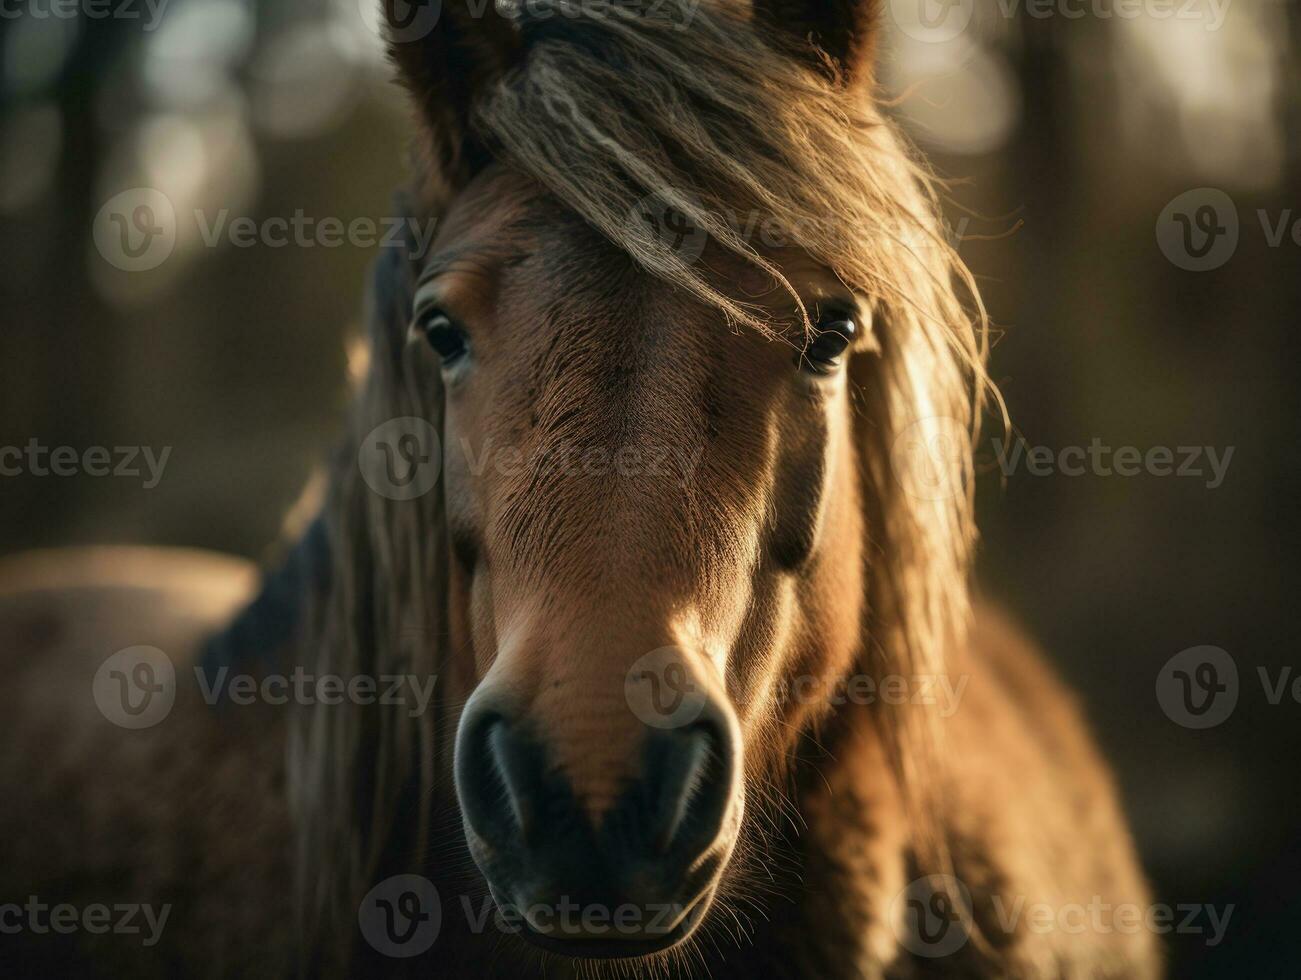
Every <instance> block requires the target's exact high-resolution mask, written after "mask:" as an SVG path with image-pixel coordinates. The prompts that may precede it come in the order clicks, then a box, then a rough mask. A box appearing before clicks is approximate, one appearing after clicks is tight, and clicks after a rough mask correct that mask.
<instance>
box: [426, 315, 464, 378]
mask: <svg viewBox="0 0 1301 980" xmlns="http://www.w3.org/2000/svg"><path fill="white" fill-rule="evenodd" d="M418 325H419V327H420V330H421V332H422V333H424V335H425V339H426V340H427V341H429V346H430V347H432V348H433V349H434V351H435V352H436V353H437V354H438V356H439V358H440V359H441V360H442V362H443V366H444V367H446V366H447V365H449V364H453V363H455V362H456V361H459V360H460V359H461V358H462V357H464V356H465V355H466V354H468V353H469V351H470V348H469V344H468V341H467V338H466V336H465V331H464V330H462V329H461V328H460V327H458V326H457V325H456V324H455V323H453V322H452V319H451V317H449V316H448V315H447V314H446V313H444V312H443V311H442V310H438V309H435V310H430V311H429V312H428V313H424V314H422V315H421V316H420V318H419V321H418Z"/></svg>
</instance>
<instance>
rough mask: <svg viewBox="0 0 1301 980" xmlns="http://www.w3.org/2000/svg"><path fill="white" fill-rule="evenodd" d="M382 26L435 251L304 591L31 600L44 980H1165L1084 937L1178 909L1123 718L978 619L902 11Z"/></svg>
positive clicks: (334, 477)
mask: <svg viewBox="0 0 1301 980" xmlns="http://www.w3.org/2000/svg"><path fill="white" fill-rule="evenodd" d="M385 15H386V18H387V23H388V26H389V36H390V40H389V50H390V54H391V58H392V61H393V63H394V64H395V66H396V70H397V74H398V77H399V80H400V82H401V84H402V85H403V87H404V88H405V90H406V92H407V93H408V94H409V97H410V101H411V105H412V107H413V114H414V117H415V120H416V129H417V134H418V135H417V136H416V139H415V143H414V149H413V168H412V169H413V178H412V181H411V184H410V186H409V187H408V188H407V189H406V190H405V191H404V192H403V194H402V195H401V196H400V198H399V206H400V207H401V209H402V210H403V211H404V213H407V214H410V215H413V216H416V217H419V218H421V219H432V220H436V221H437V233H436V235H435V238H434V241H433V243H432V246H431V248H430V249H429V250H428V252H427V253H420V252H418V250H409V251H401V250H397V249H393V250H388V251H386V252H385V254H383V255H382V256H381V257H380V258H379V259H378V260H377V262H376V264H375V266H374V271H373V275H372V280H371V285H370V289H369V291H368V300H367V305H366V312H365V323H366V336H365V345H364V352H363V353H362V354H359V356H358V359H357V367H358V372H357V373H358V375H359V377H360V379H361V380H360V383H359V385H358V389H357V391H356V394H355V397H354V399H353V403H352V407H351V409H350V412H349V415H348V420H347V426H346V431H345V433H344V436H343V438H342V439H341V440H340V444H339V448H338V450H337V452H336V454H335V456H334V458H333V459H332V461H331V462H330V465H329V466H328V468H327V471H326V477H325V479H324V480H323V481H322V482H321V484H320V487H319V489H318V491H317V492H315V493H314V494H313V495H312V496H311V497H310V499H309V500H307V501H306V502H305V503H304V504H303V506H302V508H299V510H300V511H301V512H303V513H307V514H309V515H313V516H310V517H309V519H308V520H307V521H305V522H299V524H298V526H297V527H296V528H295V529H294V530H293V531H292V532H291V533H290V534H289V535H288V540H289V541H290V542H291V543H290V544H289V545H288V546H287V549H286V552H285V555H284V558H283V560H282V561H280V562H279V563H276V564H274V565H273V567H272V568H271V569H270V570H269V571H267V572H266V573H265V574H264V575H262V576H261V581H260V585H259V584H257V583H258V578H259V576H257V575H256V574H255V573H254V571H253V570H252V569H251V568H249V567H248V566H246V565H244V564H242V563H239V562H236V561H234V560H233V559H226V558H222V557H220V556H212V555H202V554H195V553H191V552H179V551H165V550H147V549H109V550H90V551H73V552H54V553H41V554H36V555H29V556H20V557H18V558H15V559H11V560H9V561H8V562H7V563H6V564H5V566H4V568H3V569H0V594H2V595H3V601H2V603H0V630H2V631H3V635H4V636H5V638H6V649H7V650H9V651H17V653H16V654H15V655H12V656H11V666H10V683H9V684H7V685H6V686H5V689H4V694H3V695H2V696H3V697H4V699H5V706H4V707H5V717H6V718H7V719H9V722H10V737H9V738H7V739H6V740H5V750H4V758H3V760H2V761H3V766H2V767H0V771H3V773H4V775H3V780H4V784H5V796H6V799H8V800H9V801H10V804H9V807H7V808H6V810H5V814H4V817H3V818H0V819H2V820H3V826H2V827H0V830H3V833H0V840H3V841H4V851H5V861H4V862H3V866H4V867H5V869H6V875H5V878H6V881H7V891H6V894H7V895H12V896H20V897H21V896H32V902H33V903H36V904H35V906H34V907H33V908H28V907H27V905H24V904H22V903H19V904H14V905H11V906H6V907H5V909H4V910H3V913H2V914H3V916H4V918H3V924H4V925H5V926H6V931H7V932H11V933H12V935H11V936H7V937H6V939H5V941H4V943H5V946H6V947H7V950H8V952H7V954H6V955H7V957H8V958H9V959H11V960H12V961H13V962H16V963H18V964H19V965H20V966H23V967H25V968H29V969H30V968H35V967H34V964H35V965H39V967H40V968H42V969H50V968H57V967H64V968H66V967H68V966H69V965H75V966H76V968H77V969H79V970H81V971H83V972H98V973H102V974H105V975H116V974H117V973H119V972H126V971H128V970H129V971H130V973H131V975H133V976H168V975H178V974H186V975H188V974H196V975H214V976H225V975H231V974H234V973H241V974H249V975H254V976H284V975H290V974H299V975H306V976H336V975H377V976H378V975H386V976H387V975H391V976H403V975H417V974H418V975H428V973H429V971H430V970H431V969H432V970H435V971H437V975H441V976H453V977H462V976H463V977H508V976H511V977H513V976H519V975H546V976H548V977H559V978H564V977H573V978H579V977H595V976H612V977H613V976H629V977H631V976H647V977H665V978H677V977H713V978H727V977H738V978H739V977H749V976H754V975H763V976H773V977H789V978H797V977H798V978H805V977H829V978H830V977H834V978H862V977H886V976H889V977H913V976H948V975H955V976H956V975H962V976H990V977H995V976H997V977H1091V978H1095V977H1151V976H1157V975H1159V973H1160V963H1161V956H1160V951H1159V949H1158V948H1157V944H1156V942H1155V939H1154V936H1153V935H1152V934H1151V931H1149V930H1144V929H1141V928H1139V929H1134V928H1125V926H1124V923H1122V922H1119V921H1116V919H1115V918H1111V917H1107V916H1108V915H1110V913H1108V914H1107V915H1104V916H1103V917H1102V918H1099V917H1098V916H1092V917H1091V918H1090V921H1087V922H1083V921H1082V918H1083V917H1082V916H1073V915H1071V914H1070V913H1072V912H1075V911H1079V912H1083V911H1084V910H1086V909H1094V908H1105V909H1111V910H1116V909H1120V908H1130V909H1137V910H1141V909H1143V908H1144V907H1145V905H1146V903H1147V902H1148V901H1149V899H1148V895H1147V889H1146V885H1145V884H1144V881H1143V877H1142V873H1141V871H1140V870H1139V867H1138V862H1137V859H1136V857H1135V854H1134V849H1133V845H1132V843H1131V841H1130V837H1129V834H1128V831H1127V829H1126V825H1125V820H1124V817H1123V815H1122V812H1121V808H1120V805H1119V802H1118V799H1117V795H1116V792H1115V789H1114V786H1113V784H1112V780H1111V777H1110V775H1109V773H1108V770H1107V767H1106V765H1105V763H1104V762H1103V761H1102V759H1101V758H1100V757H1099V755H1098V753H1097V750H1096V749H1095V748H1094V746H1093V744H1092V741H1091V739H1090V737H1089V735H1088V733H1087V728H1086V725H1085V723H1084V721H1083V718H1082V715H1081V712H1080V710H1079V709H1078V708H1077V707H1076V706H1075V704H1074V703H1073V701H1072V698H1071V696H1070V695H1069V693H1068V692H1067V691H1066V690H1065V689H1064V688H1063V686H1062V685H1061V684H1060V683H1059V682H1058V681H1057V680H1056V679H1055V677H1054V676H1053V675H1052V673H1051V672H1050V671H1049V669H1048V668H1047V666H1046V664H1045V663H1044V661H1043V659H1042V657H1041V656H1040V654H1039V653H1038V652H1037V651H1036V650H1035V648H1034V647H1033V645H1032V644H1031V643H1030V642H1029V641H1028V640H1026V639H1025V638H1024V637H1023V636H1022V635H1021V634H1020V632H1019V631H1018V630H1017V629H1016V627H1015V626H1013V625H1012V624H1011V623H1010V622H1009V621H1008V620H1007V619H1006V618H1004V617H1002V616H1001V615H1000V614H999V613H997V612H996V611H994V610H992V609H990V608H988V607H987V606H985V605H983V604H981V603H979V602H976V601H974V600H973V599H972V598H971V585H970V564H971V559H972V555H973V549H974V547H975V529H974V523H973V514H972V511H973V499H972V497H973V491H972V473H971V469H972V467H971V459H972V455H973V446H974V445H975V441H976V440H977V439H978V436H979V429H980V421H981V417H982V415H983V414H984V412H985V408H986V406H987V405H988V404H990V403H991V399H995V400H996V398H997V396H996V393H995V392H994V390H993V387H992V385H991V384H990V381H989V377H988V374H987V370H986V359H987V354H988V349H987V348H988V344H987V335H988V326H987V322H986V316H985V314H984V312H983V309H982V308H981V306H980V302H979V297H978V295H977V292H976V289H975V285H974V282H973V280H972V277H971V275H970V273H969V272H967V271H966V270H965V269H964V267H963V266H962V264H961V262H960V260H959V259H958V257H957V255H956V254H955V253H954V250H953V249H952V248H951V247H950V245H949V243H948V242H947V241H946V238H945V234H944V229H943V226H942V222H941V219H940V217H939V208H938V197H939V192H940V185H939V184H938V182H937V180H936V179H935V178H934V177H933V176H932V174H931V172H930V171H929V170H928V169H927V167H926V165H925V164H924V162H923V161H922V160H921V159H920V157H919V155H918V154H917V153H916V152H915V151H914V150H913V149H912V148H911V147H910V146H909V144H908V143H907V142H906V141H905V140H904V138H903V137H902V136H901V134H900V132H899V131H898V130H897V128H896V127H895V125H894V124H893V123H892V122H891V121H890V119H889V118H888V116H887V115H886V114H885V111H884V110H883V108H882V106H881V104H880V101H879V99H878V98H877V97H876V95H875V84H874V79H873V67H874V63H875V48H876V37H877V35H878V33H879V21H880V17H881V16H882V12H881V10H880V9H878V6H877V4H876V3H875V2H874V0H843V2H835V3H817V2H812V0H809V2H780V0H753V3H733V2H710V3H701V4H697V3H694V2H691V3H689V2H686V0H656V2H654V3H651V4H639V3H600V2H596V0H590V2H567V0H536V2H530V3H525V4H497V5H495V6H494V5H492V4H476V3H473V2H466V3H455V2H451V0H445V2H443V3H442V4H441V5H438V4H436V5H431V6H428V7H409V6H407V5H406V4H403V3H401V2H399V0H387V2H386V5H385ZM232 677H238V678H239V683H238V684H237V683H236V682H235V681H232V680H231V678H232ZM298 680H303V683H302V684H298V683H297V681H298ZM291 690H293V691H295V692H296V693H294V694H292V695H291V694H289V693H288V692H290V691H291ZM88 691H89V692H90V693H89V694H88V693H87V692H88ZM415 691H423V692H425V693H426V694H428V695H429V696H428V697H427V698H425V697H417V696H416V695H414V694H413V693H412V692H415ZM430 691H432V693H431V694H430V693H429V692H430ZM395 692H396V693H395ZM402 692H406V694H405V695H403V694H402ZM389 694H394V697H392V698H390V697H388V696H387V695H389ZM286 701H287V702H289V703H288V705H287V706H286V707H282V704H283V703H284V702H286ZM160 705H161V707H160ZM55 903H64V905H66V906H67V907H69V908H71V909H72V912H70V913H66V914H65V916H64V917H65V918H66V919H68V921H73V920H74V919H76V921H78V922H80V921H82V919H77V918H76V917H77V916H78V915H82V913H83V912H84V911H85V910H89V909H91V908H93V907H95V905H96V903H99V904H107V905H112V906H113V907H115V908H116V907H117V905H120V904H123V903H128V904H129V903H136V904H137V905H140V906H141V907H142V908H144V909H145V910H149V909H152V910H153V915H152V921H155V922H158V921H161V920H162V918H163V917H162V915H161V913H159V911H158V910H159V909H166V910H167V919H166V925H165V927H163V928H161V930H160V934H159V935H158V936H155V937H153V938H154V939H155V940H156V941H155V942H154V943H152V944H146V942H145V941H144V940H138V939H136V934H135V933H127V932H125V931H124V930H110V931H108V933H107V934H101V933H103V932H104V931H103V930H99V931H97V930H94V929H91V928H89V926H88V925H87V926H86V927H85V928H79V929H71V930H68V931H67V932H66V933H64V934H61V935H60V936H59V937H54V936H52V935H49V934H48V933H49V930H48V929H46V930H45V931H44V932H42V931H41V930H40V929H39V928H37V926H36V925H35V924H34V923H36V921H37V920H38V919H39V917H40V914H41V913H40V909H41V907H51V908H52V907H53V905H54V904H55ZM1028 908H1035V909H1040V910H1042V909H1047V910H1048V915H1047V916H1046V917H1045V916H1043V915H1042V914H1036V915H1034V916H1031V915H1030V914H1028V913H1027V912H1026V911H1025V910H1026V909H1028ZM83 918H84V920H85V922H86V923H89V920H90V917H89V915H84V916H83ZM1045 922H1046V923H1047V925H1046V926H1045ZM11 926H12V928H9V927H11Z"/></svg>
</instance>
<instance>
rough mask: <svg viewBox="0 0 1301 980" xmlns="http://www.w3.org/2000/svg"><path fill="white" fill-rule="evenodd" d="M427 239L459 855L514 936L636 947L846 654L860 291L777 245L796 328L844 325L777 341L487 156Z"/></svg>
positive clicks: (615, 950)
mask: <svg viewBox="0 0 1301 980" xmlns="http://www.w3.org/2000/svg"><path fill="white" fill-rule="evenodd" d="M432 253H433V254H432V256H431V258H430V260H429V261H428V263H427V264H426V267H425V270H424V273H423V275H422V279H421V283H420V285H419V288H418V289H417V292H416V299H415V309H414V311H413V313H414V318H413V322H414V324H415V326H414V328H413V341H412V343H413V345H424V343H425V341H426V340H427V341H428V346H429V347H432V348H433V349H432V350H428V349H425V348H424V347H423V346H419V347H414V348H413V351H412V356H419V357H427V358H430V359H434V360H439V361H441V367H440V370H441V373H442V378H443V387H444V391H445V406H444V460H445V462H444V477H443V479H444V493H445V499H446V520H447V532H448V539H449V541H450V549H449V550H450V558H449V561H450V562H451V565H452V567H451V570H450V579H451V592H450V603H451V619H452V623H453V632H454V636H453V643H454V646H455V647H456V648H459V649H462V650H472V651H473V658H474V662H475V664H476V670H475V675H476V677H475V679H476V681H477V685H476V687H475V690H474V692H473V695H472V696H471V697H470V699H469V701H468V704H467V705H466V707H465V709H464V712H463V714H462V718H461V721H460V726H459V731H458V736H457V744H456V765H455V771H456V784H457V792H458V796H459V800H460V804H461V808H462V812H463V816H464V824H465V828H466V833H467V837H468V840H469V844H470V848H471V852H472V853H473V855H474V857H475V859H476V861H477V863H478V865H479V867H480V869H481V870H482V871H483V873H484V875H485V877H486V878H487V880H488V882H489V884H490V885H491V888H492V890H493V892H494V895H495V897H496V899H497V901H498V902H499V904H501V905H503V906H508V907H513V908H516V909H518V910H519V911H520V912H521V913H522V914H523V917H524V921H525V922H526V923H527V928H526V929H525V934H526V935H527V936H528V937H529V938H530V939H532V940H534V941H535V942H537V943H538V944H540V945H543V946H544V947H548V948H551V949H553V950H558V951H562V952H564V953H566V954H569V955H579V956H636V955H644V954H647V953H652V952H655V951H657V950H660V949H664V948H667V947H669V946H672V945H674V944H676V943H677V942H679V941H681V940H682V939H684V938H685V937H686V936H688V935H690V934H691V932H692V931H693V930H694V928H695V927H696V926H697V925H698V924H699V922H700V921H701V920H702V918H703V917H704V915H705V913H706V911H707V909H708V908H709V906H710V903H711V901H712V900H713V898H714V895H715V893H716V892H717V890H718V887H719V884H720V881H721V880H722V879H723V876H724V872H725V869H726V867H727V865H728V862H729V858H730V856H731V854H732V852H733V848H734V845H735V843H736V841H737V838H738V834H739V832H740V830H741V827H742V823H743V814H744V812H745V798H746V792H745V786H746V783H747V781H750V782H752V781H753V780H754V779H755V778H758V775H759V774H760V773H762V772H764V771H765V770H767V769H768V768H769V767H770V766H772V765H774V764H775V763H776V762H777V759H776V758H775V756H777V755H779V754H780V752H781V748H780V747H781V746H782V745H784V744H785V743H784V742H783V740H782V733H783V732H784V731H789V730H796V729H798V728H800V727H802V726H803V725H804V724H805V723H806V722H807V721H808V714H809V713H810V712H812V711H815V710H816V708H817V703H818V701H819V699H818V698H816V697H813V696H809V692H810V691H816V690H818V689H819V687H820V683H819V682H822V681H826V680H829V679H830V678H832V677H834V676H839V675H840V674H842V673H843V672H844V671H845V670H846V669H847V667H848V665H849V663H850V660H851V657H852V655H853V652H854V650H855V647H856V643H857V638H858V634H859V625H860V623H859V621H860V615H861V612H862V610H861V608H860V605H861V600H860V599H859V598H858V597H860V596H861V595H862V594H863V583H862V581H861V577H862V575H863V554H862V546H861V541H862V537H863V535H862V528H861V526H860V520H861V518H860V517H859V512H860V507H859V500H858V493H859V490H858V484H859V480H858V477H857V473H856V466H857V463H856V459H855V456H854V454H853V452H852V451H851V442H852V440H851V429H852V424H851V420H852V411H851V404H850V396H849V391H848V386H847V382H846V377H845V366H844V362H845V361H847V360H848V359H849V358H850V357H851V356H853V354H854V352H855V349H857V348H861V347H863V346H865V345H866V344H867V343H868V341H867V339H866V338H867V335H868V334H869V331H868V329H867V322H866V319H865V316H864V311H863V310H862V309H860V308H859V307H858V306H857V304H856V299H855V297H853V296H849V295H845V294H844V292H843V287H841V286H839V284H838V283H836V281H835V280H834V277H832V276H830V275H829V274H828V273H827V272H826V271H825V270H822V269H820V268H818V267H817V266H816V265H814V264H813V263H811V262H809V261H807V260H805V259H801V258H794V259H789V260H788V261H785V262H783V263H782V271H783V272H784V273H785V274H786V275H787V277H788V279H789V280H790V281H791V283H792V284H793V285H794V286H795V288H796V289H797V290H799V291H800V293H801V299H802V300H803V301H804V302H805V304H806V305H807V307H808V309H809V312H810V316H811V317H812V318H813V319H814V320H815V321H816V320H818V319H819V317H821V319H822V320H823V321H824V322H828V323H831V324H833V325H835V326H836V329H841V330H843V329H844V327H843V324H844V322H845V321H846V320H848V319H852V320H855V321H857V327H858V331H857V337H856V339H855V340H854V341H853V342H852V343H851V344H850V345H849V346H848V349H846V350H845V351H844V353H843V355H842V356H841V357H839V358H836V357H834V356H833V357H826V355H827V354H828V352H831V353H832V354H834V353H835V350H836V349H837V348H839V347H840V346H843V345H842V344H840V343H839V342H838V341H835V340H834V339H832V340H830V341H826V340H824V341H823V342H822V343H821V345H820V346H818V347H814V348H811V349H809V350H808V351H807V352H805V353H802V351H803V350H804V348H805V339H804V335H803V332H802V326H801V325H800V322H799V320H798V317H797V315H796V311H795V309H794V308H793V300H792V298H791V296H790V295H789V294H788V293H785V292H783V291H780V290H775V289H770V288H769V286H768V285H766V284H765V283H764V282H763V281H762V277H756V275H755V272H754V271H753V270H750V271H749V272H746V271H745V270H743V269H741V268H739V266H738V265H737V264H736V263H732V264H729V262H728V260H727V258H726V257H723V256H718V255H714V254H712V253H711V252H710V251H709V250H706V251H705V252H704V254H702V255H701V257H700V260H699V261H701V262H702V263H704V264H705V266H706V267H707V268H709V270H710V275H711V276H714V277H720V278H725V277H731V281H732V282H733V283H734V284H735V285H737V286H738V287H739V288H741V289H743V290H744V291H745V293H746V294H747V295H750V296H756V297H760V298H761V299H762V300H763V301H764V302H765V303H767V304H770V305H769V313H770V315H771V316H772V317H773V321H774V323H775V324H778V325H781V324H783V323H784V324H786V325H787V326H788V327H789V333H788V335H787V336H786V337H780V336H778V337H768V338H766V337H763V336H761V335H760V334H758V333H757V332H754V331H740V332H738V331H735V330H732V329H729V327H728V325H727V324H726V323H725V322H724V318H723V315H722V314H721V313H720V312H719V311H718V310H717V309H715V308H713V307H711V306H707V305H705V304H703V303H700V302H698V301H696V300H695V299H694V298H691V297H689V296H687V295H685V294H684V293H683V292H682V291H677V290H674V289H673V288H672V287H671V286H669V285H666V284H665V283H662V282H660V281H658V280H656V279H654V278H652V277H651V276H649V275H648V274H647V273H645V272H644V271H643V270H641V269H640V268H639V267H637V266H636V265H634V264H633V263H632V261H631V260H630V259H629V258H628V257H627V256H626V255H625V254H624V253H622V252H621V251H619V250H618V249H616V248H615V247H613V246H612V245H610V244H608V243H607V242H605V241H604V240H603V239H602V238H600V237H599V236H598V235H597V234H596V233H595V232H593V231H592V230H591V229H590V228H588V227H587V226H586V225H584V224H583V223H582V222H581V221H579V220H577V219H576V218H575V217H573V216H572V215H569V214H567V213H566V211H565V209H564V208H563V207H562V206H560V205H559V204H558V203H556V202H555V201H554V200H553V199H550V198H548V197H547V196H546V195H544V194H542V193H541V192H540V191H539V190H538V189H537V188H535V187H533V186H530V184H529V183H528V182H527V181H526V180H525V179H524V178H521V177H517V176H514V175H512V174H510V173H509V172H506V171H504V170H503V169H501V168H498V167H491V168H489V169H488V170H486V171H485V172H483V173H482V174H480V175H479V176H478V177H476V178H475V179H474V180H473V181H472V182H471V183H470V184H469V186H468V187H467V188H466V189H465V190H464V191H463V192H462V193H461V194H460V195H459V197H458V198H457V200H456V201H455V202H454V203H453V204H452V206H451V207H450V209H449V210H448V211H447V212H446V213H445V215H444V220H443V222H442V224H441V230H440V235H439V238H438V239H437V241H436V242H435V244H434V248H433V250H432ZM793 676H798V677H799V678H800V681H801V682H800V683H799V684H797V685H794V686H793V687H792V688H787V687H786V686H785V684H784V682H787V681H789V680H790V679H791V678H792V677H793ZM810 679H811V680H812V681H813V683H809V680H810ZM788 690H794V691H796V692H803V696H802V697H801V696H797V697H784V696H783V694H784V692H787V691H788ZM747 777H748V778H747Z"/></svg>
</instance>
